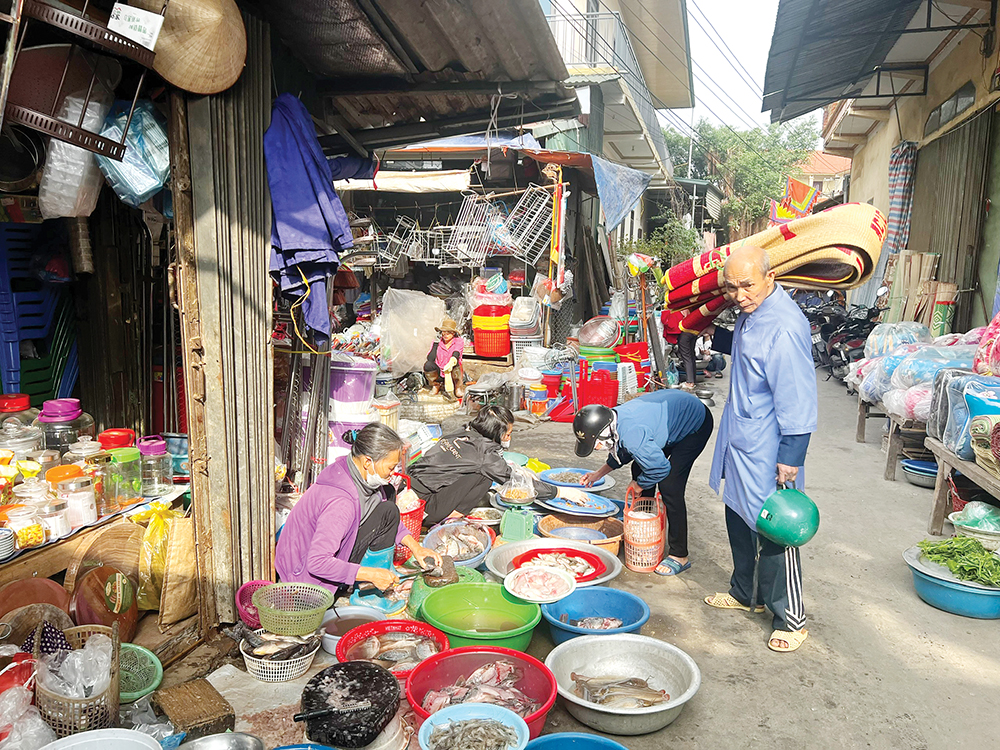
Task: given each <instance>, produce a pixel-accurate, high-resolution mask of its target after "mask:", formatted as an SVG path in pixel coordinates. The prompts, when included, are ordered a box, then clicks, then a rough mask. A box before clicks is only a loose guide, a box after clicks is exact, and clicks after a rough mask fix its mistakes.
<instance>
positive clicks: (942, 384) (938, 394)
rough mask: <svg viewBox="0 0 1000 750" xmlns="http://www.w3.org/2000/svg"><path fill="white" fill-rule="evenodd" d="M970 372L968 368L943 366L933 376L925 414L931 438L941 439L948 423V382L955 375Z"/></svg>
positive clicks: (969, 373) (955, 376) (959, 375)
mask: <svg viewBox="0 0 1000 750" xmlns="http://www.w3.org/2000/svg"><path fill="white" fill-rule="evenodd" d="M972 374H973V372H972V370H970V369H962V368H958V367H945V368H943V369H941V370H938V372H937V375H935V376H934V385H933V387H932V389H931V391H932V395H931V403H930V411H929V414H928V415H927V434H928V435H930V436H931V437H932V438H935V439H937V440H941V439H942V437H943V436H944V428H945V426H946V425H947V424H948V390H947V389H948V384H949V383H950V382H951V381H952V380H954V379H955V378H957V377H962V376H964V375H972Z"/></svg>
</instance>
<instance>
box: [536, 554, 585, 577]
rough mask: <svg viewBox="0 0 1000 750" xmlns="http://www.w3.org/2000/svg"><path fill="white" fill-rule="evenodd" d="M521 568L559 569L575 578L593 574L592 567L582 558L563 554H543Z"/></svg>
mask: <svg viewBox="0 0 1000 750" xmlns="http://www.w3.org/2000/svg"><path fill="white" fill-rule="evenodd" d="M521 567H522V568H529V567H536V568H542V567H544V568H560V569H561V570H565V571H566V572H567V573H572V574H573V575H575V576H577V577H580V576H586V575H590V574H591V573H593V572H594V566H593V565H591V564H590V563H589V562H587V561H586V560H584V559H583V558H582V557H575V556H573V555H567V554H566V553H565V552H543V553H542V554H540V555H537V556H536V557H534V558H532V559H531V560H528V561H527V562H525V563H524V564H523V565H521Z"/></svg>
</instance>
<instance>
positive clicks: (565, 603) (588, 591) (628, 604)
mask: <svg viewBox="0 0 1000 750" xmlns="http://www.w3.org/2000/svg"><path fill="white" fill-rule="evenodd" d="M564 615H565V617H566V619H567V620H582V619H583V618H584V617H617V618H618V619H619V620H621V621H622V623H623V624H622V626H621V627H620V628H612V629H610V630H593V629H591V628H581V627H578V626H576V625H570V624H569V622H563V621H562V619H561V618H562V617H563V616H564ZM542 617H544V618H545V621H546V622H547V623H548V624H549V633H550V634H551V635H552V642H553V643H555V644H556V645H558V644H560V643H562V642H563V641H568V640H569V639H570V638H576V637H577V636H581V635H615V634H618V633H639V632H641V630H642V626H643V625H645V624H646V621H647V620H649V606H648V605H647V604H646V602H644V601H643V600H642V599H640V598H639V597H638V596H636V595H635V594H630V593H628V592H627V591H620V590H618V589H612V588H608V587H607V586H591V587H589V588H582V589H577V590H576V591H574V592H573V593H572V594H570V595H569V596H567V597H565V598H564V599H560V600H559V601H558V602H554V603H552V604H545V605H542Z"/></svg>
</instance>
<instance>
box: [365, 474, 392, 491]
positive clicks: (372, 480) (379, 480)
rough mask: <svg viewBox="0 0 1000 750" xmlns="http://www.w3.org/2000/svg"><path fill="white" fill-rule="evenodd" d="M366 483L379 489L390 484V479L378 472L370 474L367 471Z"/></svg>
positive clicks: (374, 488)
mask: <svg viewBox="0 0 1000 750" xmlns="http://www.w3.org/2000/svg"><path fill="white" fill-rule="evenodd" d="M364 479H365V484H366V485H368V486H369V487H371V488H372V489H373V490H377V489H378V488H379V487H385V486H386V485H387V484H389V480H388V479H385V478H383V477H381V476H379V474H378V472H376V473H374V474H369V473H368V472H367V471H365V477H364Z"/></svg>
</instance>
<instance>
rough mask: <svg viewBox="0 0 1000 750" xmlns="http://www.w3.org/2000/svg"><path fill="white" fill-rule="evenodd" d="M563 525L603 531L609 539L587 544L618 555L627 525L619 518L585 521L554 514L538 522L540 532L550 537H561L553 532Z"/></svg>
mask: <svg viewBox="0 0 1000 750" xmlns="http://www.w3.org/2000/svg"><path fill="white" fill-rule="evenodd" d="M563 526H580V527H582V528H585V529H594V530H596V531H600V532H601V533H603V534H604V535H605V536H606V537H607V539H598V540H595V541H592V542H587V544H592V545H594V546H595V547H600V548H602V549H606V550H607V551H608V552H610V553H611V554H612V555H615V556H617V555H618V551H619V550H620V549H621V544H622V535H623V534H624V533H625V527H624V525H623V524H622V522H621V521H619V520H618V519H617V518H602V519H600V520H599V521H584V520H583V519H581V518H577V517H575V516H564V515H552V516H545V517H544V518H542V519H541V520H540V521H539V522H538V533H539V534H541V535H542V536H544V537H546V538H549V539H560V538H561V537H557V536H556V535H555V534H553V533H552V530H553V529H558V528H562V527H563Z"/></svg>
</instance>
